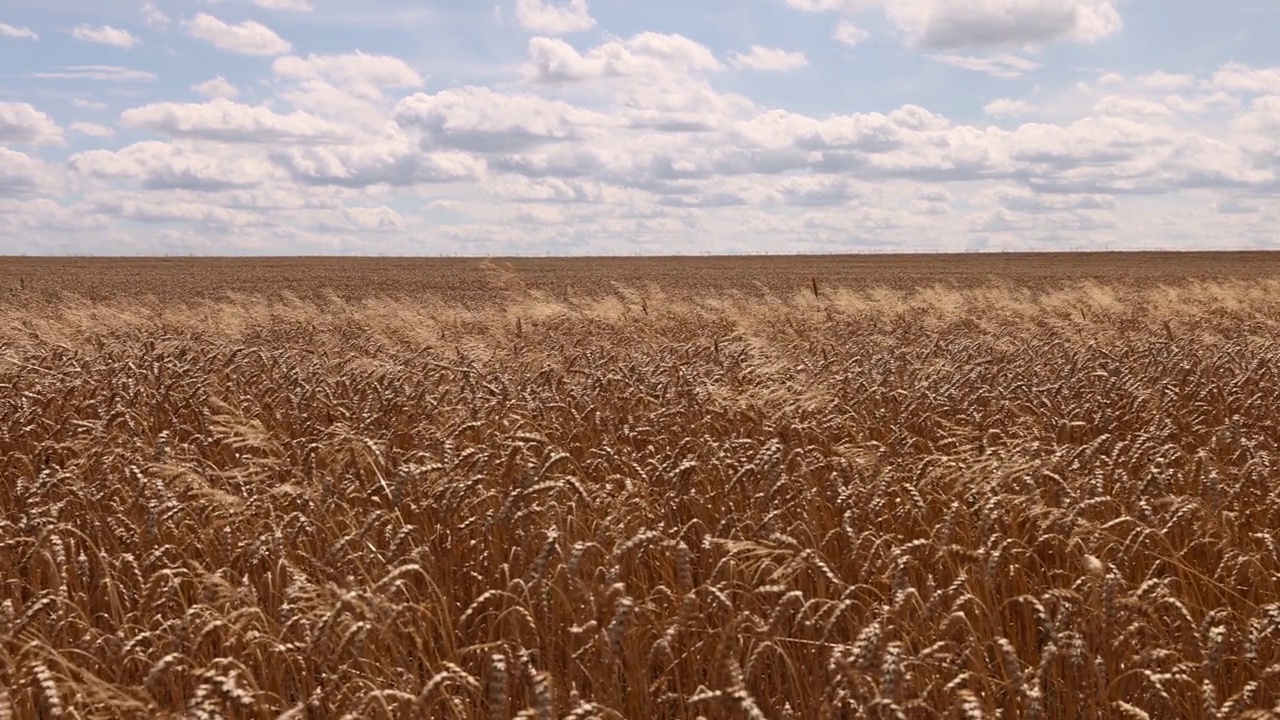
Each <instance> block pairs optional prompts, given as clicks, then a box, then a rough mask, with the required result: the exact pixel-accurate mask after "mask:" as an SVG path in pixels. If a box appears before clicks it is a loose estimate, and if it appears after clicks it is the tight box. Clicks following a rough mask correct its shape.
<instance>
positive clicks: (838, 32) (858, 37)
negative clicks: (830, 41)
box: [831, 20, 871, 47]
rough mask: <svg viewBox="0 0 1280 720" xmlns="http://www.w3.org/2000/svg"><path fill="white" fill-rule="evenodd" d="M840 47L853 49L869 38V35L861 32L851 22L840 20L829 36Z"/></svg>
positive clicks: (863, 31)
mask: <svg viewBox="0 0 1280 720" xmlns="http://www.w3.org/2000/svg"><path fill="white" fill-rule="evenodd" d="M831 36H832V37H833V38H835V40H836V42H838V43H840V44H841V45H847V46H849V47H853V46H855V45H857V44H859V43H861V42H862V41H863V40H866V39H867V38H870V37H871V33H869V32H867V31H866V30H863V29H862V28H860V27H858V26H857V25H855V24H854V23H853V21H851V20H841V21H840V22H839V23H838V24H837V25H836V29H835V31H834V32H833V33H832V35H831Z"/></svg>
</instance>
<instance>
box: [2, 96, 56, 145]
mask: <svg viewBox="0 0 1280 720" xmlns="http://www.w3.org/2000/svg"><path fill="white" fill-rule="evenodd" d="M0 142H18V143H30V144H32V145H57V144H60V143H61V142H62V128H60V127H58V124H57V123H56V122H54V121H53V118H51V117H49V116H48V115H46V114H45V113H43V112H40V111H39V110H37V109H35V108H34V107H32V106H31V105H29V104H27V103H5V102H0Z"/></svg>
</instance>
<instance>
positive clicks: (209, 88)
mask: <svg viewBox="0 0 1280 720" xmlns="http://www.w3.org/2000/svg"><path fill="white" fill-rule="evenodd" d="M191 89H192V90H193V91H195V92H196V93H198V94H200V95H203V96H204V97H206V98H208V99H210V100H235V99H236V98H237V97H239V96H240V90H239V89H238V88H237V87H236V86H235V85H232V84H231V83H230V82H228V81H227V79H226V78H224V77H222V76H221V75H219V76H217V77H215V78H210V79H209V80H205V81H204V82H202V83H196V84H195V85H192V86H191Z"/></svg>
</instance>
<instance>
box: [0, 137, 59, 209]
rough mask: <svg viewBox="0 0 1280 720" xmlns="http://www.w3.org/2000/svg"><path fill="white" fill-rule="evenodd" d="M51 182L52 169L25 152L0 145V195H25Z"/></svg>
mask: <svg viewBox="0 0 1280 720" xmlns="http://www.w3.org/2000/svg"><path fill="white" fill-rule="evenodd" d="M51 184H52V171H51V170H50V168H49V167H48V166H47V165H45V164H44V163H42V162H40V161H39V160H37V159H36V158H33V157H31V156H30V155H27V154H26V153H21V152H18V151H17V150H10V149H8V148H6V147H0V197H13V196H17V195H27V194H31V193H35V192H38V191H40V190H41V189H42V188H45V187H48V186H49V185H51Z"/></svg>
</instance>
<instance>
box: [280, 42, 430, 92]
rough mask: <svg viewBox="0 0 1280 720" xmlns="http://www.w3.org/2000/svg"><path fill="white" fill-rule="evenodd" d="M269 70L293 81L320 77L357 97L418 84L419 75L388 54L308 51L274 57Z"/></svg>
mask: <svg viewBox="0 0 1280 720" xmlns="http://www.w3.org/2000/svg"><path fill="white" fill-rule="evenodd" d="M271 70H272V72H273V73H274V74H275V76H276V77H278V78H285V79H289V80H295V81H308V80H323V81H324V82H326V83H329V84H331V85H333V86H334V87H337V88H340V89H342V90H344V91H346V92H348V93H351V94H353V95H355V96H356V97H359V98H362V99H366V100H378V99H381V98H382V95H383V94H382V90H383V89H384V88H417V87H421V86H422V84H423V79H422V76H421V75H419V74H418V72H417V71H416V70H414V69H413V68H411V67H409V65H408V63H406V62H404V61H403V60H401V59H399V58H395V57H391V56H389V55H366V54H365V53H362V52H357V53H353V54H349V55H309V56H307V57H305V58H301V57H296V56H289V57H282V58H277V59H276V60H275V62H274V63H272V65H271Z"/></svg>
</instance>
